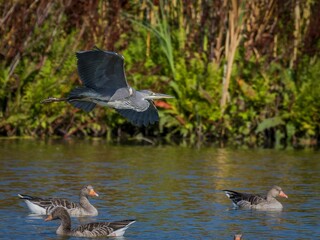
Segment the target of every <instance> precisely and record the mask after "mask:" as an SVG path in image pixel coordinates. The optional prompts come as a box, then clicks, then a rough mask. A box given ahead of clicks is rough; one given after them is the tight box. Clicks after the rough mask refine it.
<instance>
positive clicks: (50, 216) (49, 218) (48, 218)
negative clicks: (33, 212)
mask: <svg viewBox="0 0 320 240" xmlns="http://www.w3.org/2000/svg"><path fill="white" fill-rule="evenodd" d="M51 220H52V215H49V216H48V217H47V218H46V219H45V220H44V221H46V222H48V221H51Z"/></svg>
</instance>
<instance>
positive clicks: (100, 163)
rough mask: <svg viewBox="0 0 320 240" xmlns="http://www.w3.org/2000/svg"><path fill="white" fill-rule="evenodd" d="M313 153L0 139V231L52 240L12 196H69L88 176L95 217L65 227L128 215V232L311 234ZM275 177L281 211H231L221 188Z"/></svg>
mask: <svg viewBox="0 0 320 240" xmlns="http://www.w3.org/2000/svg"><path fill="white" fill-rule="evenodd" d="M319 159H320V154H319V153H318V152H316V151H312V150H303V151H295V150H261V149H260V150H252V149H250V150H235V149H217V148H202V149H192V148H183V147H169V146H165V147H163V146H161V147H153V146H110V145H108V144H106V143H104V142H103V141H87V140H83V141H53V142H42V141H34V140H0V163H1V168H0V176H1V188H0V192H1V194H0V201H1V209H0V228H1V232H0V238H3V239H6V238H8V239H22V238H23V239H59V237H58V236H57V235H56V234H55V230H56V228H57V226H58V222H57V221H52V222H44V221H43V218H44V216H34V215H30V214H29V212H28V210H27V208H26V206H25V204H24V202H23V201H20V200H19V199H18V197H17V194H18V193H24V194H29V195H34V196H39V197H41V196H42V197H46V196H51V197H64V198H69V199H71V200H74V201H77V200H78V193H79V190H80V188H81V187H82V186H83V185H86V184H92V185H93V186H94V187H95V190H96V191H97V192H98V193H99V195H100V196H99V198H94V199H91V202H92V203H93V204H94V205H95V206H96V207H97V208H98V210H99V216H97V217H88V218H72V221H73V225H74V226H75V225H78V224H80V223H87V222H92V221H112V220H121V219H127V218H130V219H131V218H136V219H137V222H136V223H134V224H133V225H131V226H130V228H129V229H128V230H127V231H126V234H125V238H124V239H127V240H130V239H233V235H234V234H236V233H243V235H244V239H319V236H320V228H319V215H320V210H319V201H320V194H319V193H320V177H319V172H320V161H319ZM274 184H277V185H280V186H281V187H282V189H283V190H284V192H285V193H286V194H287V195H288V196H289V198H288V199H280V201H281V202H282V203H283V205H284V210H283V211H282V212H258V211H247V210H234V209H232V204H231V202H230V200H229V199H227V197H226V196H225V195H224V193H223V192H222V191H221V190H222V189H233V190H239V191H244V192H252V193H265V192H266V191H267V190H268V189H269V188H270V187H271V186H272V185H274ZM72 239H76V238H72ZM82 239H83V238H82Z"/></svg>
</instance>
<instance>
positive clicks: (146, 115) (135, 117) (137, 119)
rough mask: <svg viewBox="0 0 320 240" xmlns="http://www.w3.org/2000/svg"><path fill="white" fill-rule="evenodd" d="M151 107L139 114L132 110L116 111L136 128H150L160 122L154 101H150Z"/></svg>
mask: <svg viewBox="0 0 320 240" xmlns="http://www.w3.org/2000/svg"><path fill="white" fill-rule="evenodd" d="M149 102H150V105H149V108H148V109H147V110H146V111H143V112H137V111H135V110H132V109H116V110H117V112H118V113H119V114H120V115H121V116H123V117H125V118H127V119H128V120H129V121H130V122H131V123H133V124H134V125H136V126H139V127H140V126H142V125H144V126H148V125H149V124H153V123H155V122H157V121H159V115H158V110H157V108H156V106H155V105H154V104H153V102H152V101H149Z"/></svg>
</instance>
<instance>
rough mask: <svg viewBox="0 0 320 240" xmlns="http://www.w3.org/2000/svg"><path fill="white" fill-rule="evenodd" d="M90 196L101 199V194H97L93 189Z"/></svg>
mask: <svg viewBox="0 0 320 240" xmlns="http://www.w3.org/2000/svg"><path fill="white" fill-rule="evenodd" d="M89 195H90V196H93V197H94V196H95V197H99V194H98V193H96V192H95V191H94V190H93V189H91V190H90V192H89Z"/></svg>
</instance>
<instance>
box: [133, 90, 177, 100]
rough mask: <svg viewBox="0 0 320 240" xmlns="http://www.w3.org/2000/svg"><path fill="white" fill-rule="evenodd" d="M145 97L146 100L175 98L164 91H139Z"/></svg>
mask: <svg viewBox="0 0 320 240" xmlns="http://www.w3.org/2000/svg"><path fill="white" fill-rule="evenodd" d="M139 92H140V93H141V94H142V95H143V98H144V99H146V100H154V99H161V98H174V97H173V96H170V95H167V94H163V93H155V92H152V91H149V90H141V91H139Z"/></svg>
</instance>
